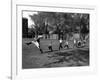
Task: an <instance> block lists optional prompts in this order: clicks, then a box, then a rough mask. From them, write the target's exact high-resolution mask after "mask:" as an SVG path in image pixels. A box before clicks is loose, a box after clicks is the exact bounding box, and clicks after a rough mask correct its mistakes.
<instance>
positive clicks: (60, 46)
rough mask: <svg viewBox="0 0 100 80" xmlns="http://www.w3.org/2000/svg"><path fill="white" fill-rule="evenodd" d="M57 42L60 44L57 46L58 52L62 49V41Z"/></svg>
mask: <svg viewBox="0 0 100 80" xmlns="http://www.w3.org/2000/svg"><path fill="white" fill-rule="evenodd" d="M59 42H60V44H59V50H60V49H61V48H63V47H62V39H60V40H59Z"/></svg>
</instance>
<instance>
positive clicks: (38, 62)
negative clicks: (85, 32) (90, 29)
mask: <svg viewBox="0 0 100 80" xmlns="http://www.w3.org/2000/svg"><path fill="white" fill-rule="evenodd" d="M32 40H33V39H23V41H22V67H23V69H30V68H51V67H71V66H72V67H75V66H89V48H88V47H84V48H74V49H62V50H60V51H59V50H58V46H59V42H58V41H57V40H53V41H52V44H53V50H54V51H53V52H50V51H48V48H47V46H48V44H49V42H50V40H48V41H47V40H42V41H41V48H42V49H44V53H42V54H41V52H40V51H39V49H38V48H37V47H36V46H35V45H34V44H31V45H29V46H28V45H26V44H25V43H26V42H29V41H32ZM46 49H47V51H46Z"/></svg>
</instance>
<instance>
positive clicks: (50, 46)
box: [48, 43, 53, 51]
mask: <svg viewBox="0 0 100 80" xmlns="http://www.w3.org/2000/svg"><path fill="white" fill-rule="evenodd" d="M48 48H49V50H50V51H53V49H52V44H51V43H50V44H49V46H48Z"/></svg>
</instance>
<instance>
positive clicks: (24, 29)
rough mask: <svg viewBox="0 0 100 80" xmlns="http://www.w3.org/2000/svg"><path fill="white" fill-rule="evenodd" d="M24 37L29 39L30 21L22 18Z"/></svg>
mask: <svg viewBox="0 0 100 80" xmlns="http://www.w3.org/2000/svg"><path fill="white" fill-rule="evenodd" d="M22 37H23V38H27V37H28V19H27V18H22Z"/></svg>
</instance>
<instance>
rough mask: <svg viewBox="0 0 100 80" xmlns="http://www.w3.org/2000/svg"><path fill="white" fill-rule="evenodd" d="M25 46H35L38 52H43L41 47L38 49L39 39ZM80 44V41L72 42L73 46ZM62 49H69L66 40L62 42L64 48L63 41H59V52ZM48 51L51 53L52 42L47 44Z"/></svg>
mask: <svg viewBox="0 0 100 80" xmlns="http://www.w3.org/2000/svg"><path fill="white" fill-rule="evenodd" d="M26 44H27V45H30V44H35V46H36V47H37V48H38V49H40V52H41V53H43V50H42V49H41V47H40V38H37V39H36V38H35V39H34V40H33V41H30V42H27V43H26ZM81 44H82V42H81V41H76V40H74V46H81ZM63 48H67V49H69V42H68V41H67V40H66V41H65V42H64V46H63V40H62V39H60V40H59V50H61V49H63ZM48 49H49V50H50V51H53V49H52V42H51V43H49V44H48Z"/></svg>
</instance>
